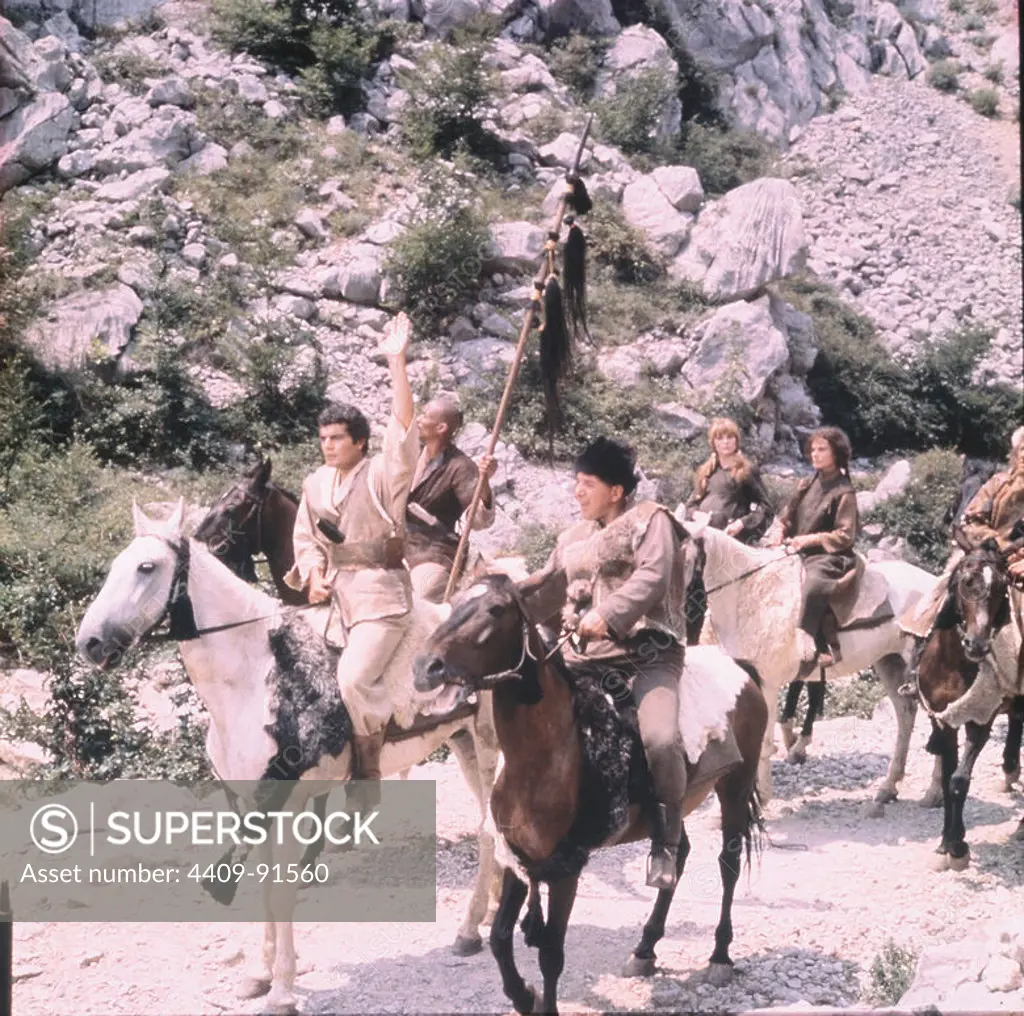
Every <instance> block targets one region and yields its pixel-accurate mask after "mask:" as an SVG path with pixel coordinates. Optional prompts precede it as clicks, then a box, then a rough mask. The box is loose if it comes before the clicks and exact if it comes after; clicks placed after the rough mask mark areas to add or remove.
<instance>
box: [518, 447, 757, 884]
mask: <svg viewBox="0 0 1024 1016" xmlns="http://www.w3.org/2000/svg"><path fill="white" fill-rule="evenodd" d="M574 468H575V473H576V491H575V494H576V501H577V503H578V504H579V506H580V513H581V514H582V516H583V521H581V522H578V523H576V524H575V525H573V526H571V527H570V528H569V529H567V530H566V531H565V532H564V533H562V535H561V536H560V537H559V538H558V543H557V545H556V547H555V549H554V551H552V553H551V556H550V558H549V559H548V562H547V564H546V565H545V566H544V568H543V569H542V570H541V571H540V572H537V573H536V574H534V575H532V576H530V578H528V579H526V580H525V582H523V583H522V586H521V589H522V592H523V594H524V595H525V596H528V597H529V598H530V601H531V606H532V608H533V612H534V615H535V617H537V618H538V620H550V619H551V618H552V616H553V615H554V614H555V613H556V612H557V611H558V609H559V607H561V620H562V622H563V624H564V625H565V627H566V628H569V629H575V631H576V634H577V636H578V637H579V639H580V644H579V646H578V648H575V649H574V648H571V647H569V646H567V647H566V649H565V659H566V662H567V663H568V664H569V666H570V667H573V668H574V669H581V670H585V671H586V672H587V673H588V674H590V675H592V676H593V677H594V678H596V679H597V680H599V681H600V683H601V686H602V687H603V688H604V689H605V690H606V691H609V692H611V693H612V694H613V695H614V694H616V693H619V694H628V689H629V688H630V686H631V687H632V695H633V699H634V701H635V703H636V707H637V719H638V723H639V727H640V736H641V739H642V741H643V745H644V750H645V753H646V755H647V760H648V764H649V766H650V770H651V781H652V784H653V789H654V796H655V798H656V801H655V806H654V808H653V811H652V815H651V819H652V835H651V840H652V843H651V856H650V860H649V862H648V868H647V884H648V885H650V886H654V887H656V888H658V889H670V888H672V887H673V886H675V884H676V881H677V878H678V875H677V871H676V868H677V862H678V853H679V844H680V842H681V839H682V836H683V821H682V817H683V811H682V803H683V798H684V796H685V793H686V764H685V758H684V754H683V746H682V738H681V735H680V732H679V679H680V676H681V674H682V670H683V653H684V649H683V645H684V641H685V640H684V632H685V581H686V576H685V574H684V570H685V569H684V562H683V555H682V553H680V547H681V541H682V540H683V539H684V535H685V534H684V533H683V531H682V528H681V526H680V525H679V523H677V522H676V520H675V519H674V518H673V517H672V515H671V514H670V513H669V511H668V510H667V509H666V508H664V507H662V506H661V505H659V504H656V503H655V502H653V501H641V502H639V503H638V504H633V502H632V494H633V492H634V491H635V490H636V487H637V482H638V478H637V475H636V470H635V467H634V457H633V451H632V449H630V448H628V447H626V446H625V445H623V444H620V443H619V442H617V441H613V440H611V439H609V438H603V437H602V438H598V439H597V440H596V441H594V442H593V444H591V445H590V446H589V447H588V448H587V449H586V450H585V451H584V452H583V453H582V454H581V455H580V456H579V457H578V458H577V460H576V463H575V467H574ZM732 748H733V751H732V753H731V754H729V755H728V757H727V758H724V759H721V760H720V761H721V763H722V764H721V766H720V768H719V770H718V772H717V773H715V774H714V775H713V776H712V774H711V773H707V775H708V777H709V778H717V776H718V775H721V773H722V772H724V771H726V770H727V769H730V768H735V766H736V764H738V762H739V760H740V756H739V752H738V751H737V750H736V749H735V744H733V746H732ZM713 764H716V763H713ZM699 778H700V780H701V782H702V783H703V782H704V778H705V773H704V772H702V773H701V775H700V777H699Z"/></svg>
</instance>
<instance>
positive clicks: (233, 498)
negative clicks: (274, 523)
mask: <svg viewBox="0 0 1024 1016" xmlns="http://www.w3.org/2000/svg"><path fill="white" fill-rule="evenodd" d="M270 470H271V461H270V459H267V460H266V461H265V462H261V463H259V464H258V465H257V466H255V467H254V468H253V469H252V470H251V471H250V472H248V473H246V474H245V477H244V478H243V479H242V481H241V482H239V483H236V484H233V485H232V486H231V487H229V488H228V489H227V490H226V491H224V493H223V494H221V495H220V497H218V498H217V500H216V501H214V502H213V507H212V508H210V510H209V511H208V512H207V513H206V517H205V518H204V519H203V521H202V522H200V523H199V527H198V528H197V529H196V531H195V538H196V539H197V540H200V541H201V542H203V543H205V544H206V545H207V546H208V547H209V548H210V550H211V552H212V553H213V555H214V556H215V557H216V558H217V559H218V560H219V561H220V562H221V563H222V564H225V565H227V567H228V568H230V569H231V570H232V571H233V572H234V573H235V574H236V575H237V576H238V577H239V578H243V579H245V580H246V581H248V582H255V581H256V571H255V566H254V564H253V560H252V559H253V556H254V555H256V554H259V553H260V552H261V550H262V545H261V533H260V531H261V525H260V511H261V509H262V507H263V502H264V501H266V499H267V495H268V493H269V490H270Z"/></svg>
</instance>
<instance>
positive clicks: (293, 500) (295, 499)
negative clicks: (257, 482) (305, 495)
mask: <svg viewBox="0 0 1024 1016" xmlns="http://www.w3.org/2000/svg"><path fill="white" fill-rule="evenodd" d="M267 490H276V491H277V493H278V494H283V495H284V496H285V497H286V498H287V499H288V500H289V501H291V503H292V504H293V505H298V503H299V499H298V497H297V496H296V495H295V494H293V493H292V492H291V491H290V490H286V489H285V488H284V487H279V486H278V485H277V484H276V483H268V484H267Z"/></svg>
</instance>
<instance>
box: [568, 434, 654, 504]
mask: <svg viewBox="0 0 1024 1016" xmlns="http://www.w3.org/2000/svg"><path fill="white" fill-rule="evenodd" d="M573 472H576V473H586V474H587V476H596V477H597V478H598V479H599V480H601V481H602V482H603V483H607V484H608V486H609V487H616V486H618V487H622V489H623V491H624V492H625V494H626V496H627V497H628V496H629V495H630V494H632V493H633V491H634V490H636V485H637V484H638V483H639V482H640V478H639V477H638V476H637V475H636V454H635V453H634V451H633V449H632V448H630V447H629V446H628V445H624V444H622V443H621V442H620V441H614V440H612V438H609V437H599V438H598V439H597V440H596V441H594V442H593V443H592V444H590V445H588V446H587V448H586V449H584V451H583V452H582V453H581V454H580V455H579V456H578V457H577V459H576V462H575V463H574V464H573Z"/></svg>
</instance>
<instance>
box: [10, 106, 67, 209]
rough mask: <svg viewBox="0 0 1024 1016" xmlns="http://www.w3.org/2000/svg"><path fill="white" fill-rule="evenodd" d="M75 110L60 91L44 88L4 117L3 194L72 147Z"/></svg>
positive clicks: (53, 161) (44, 167)
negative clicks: (70, 145) (70, 137)
mask: <svg viewBox="0 0 1024 1016" xmlns="http://www.w3.org/2000/svg"><path fill="white" fill-rule="evenodd" d="M74 116H75V112H74V110H73V109H72V107H71V103H69V102H68V100H67V99H66V98H65V97H64V96H63V95H61V94H59V93H58V92H43V93H41V94H40V95H39V96H38V97H37V98H36V99H34V100H32V101H31V102H29V103H27V104H26V105H23V106H19V107H18V108H17V109H15V110H14V111H13V112H11V113H9V114H8V115H7V116H5V117H4V118H3V119H2V120H0V151H2V152H3V156H4V161H3V163H2V164H0V194H2V193H3V192H4V191H7V190H10V189H11V188H12V187H16V186H17V185H18V184H20V183H24V181H25V180H27V179H29V177H31V176H33V175H34V174H35V173H38V172H40V171H41V170H44V169H47V168H48V167H49V166H52V165H53V164H54V163H55V162H57V161H58V160H59V159H60V158H61V156H63V155H64V153H65V152H66V151H67V148H68V134H69V133H70V131H71V125H72V123H73V122H74Z"/></svg>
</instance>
